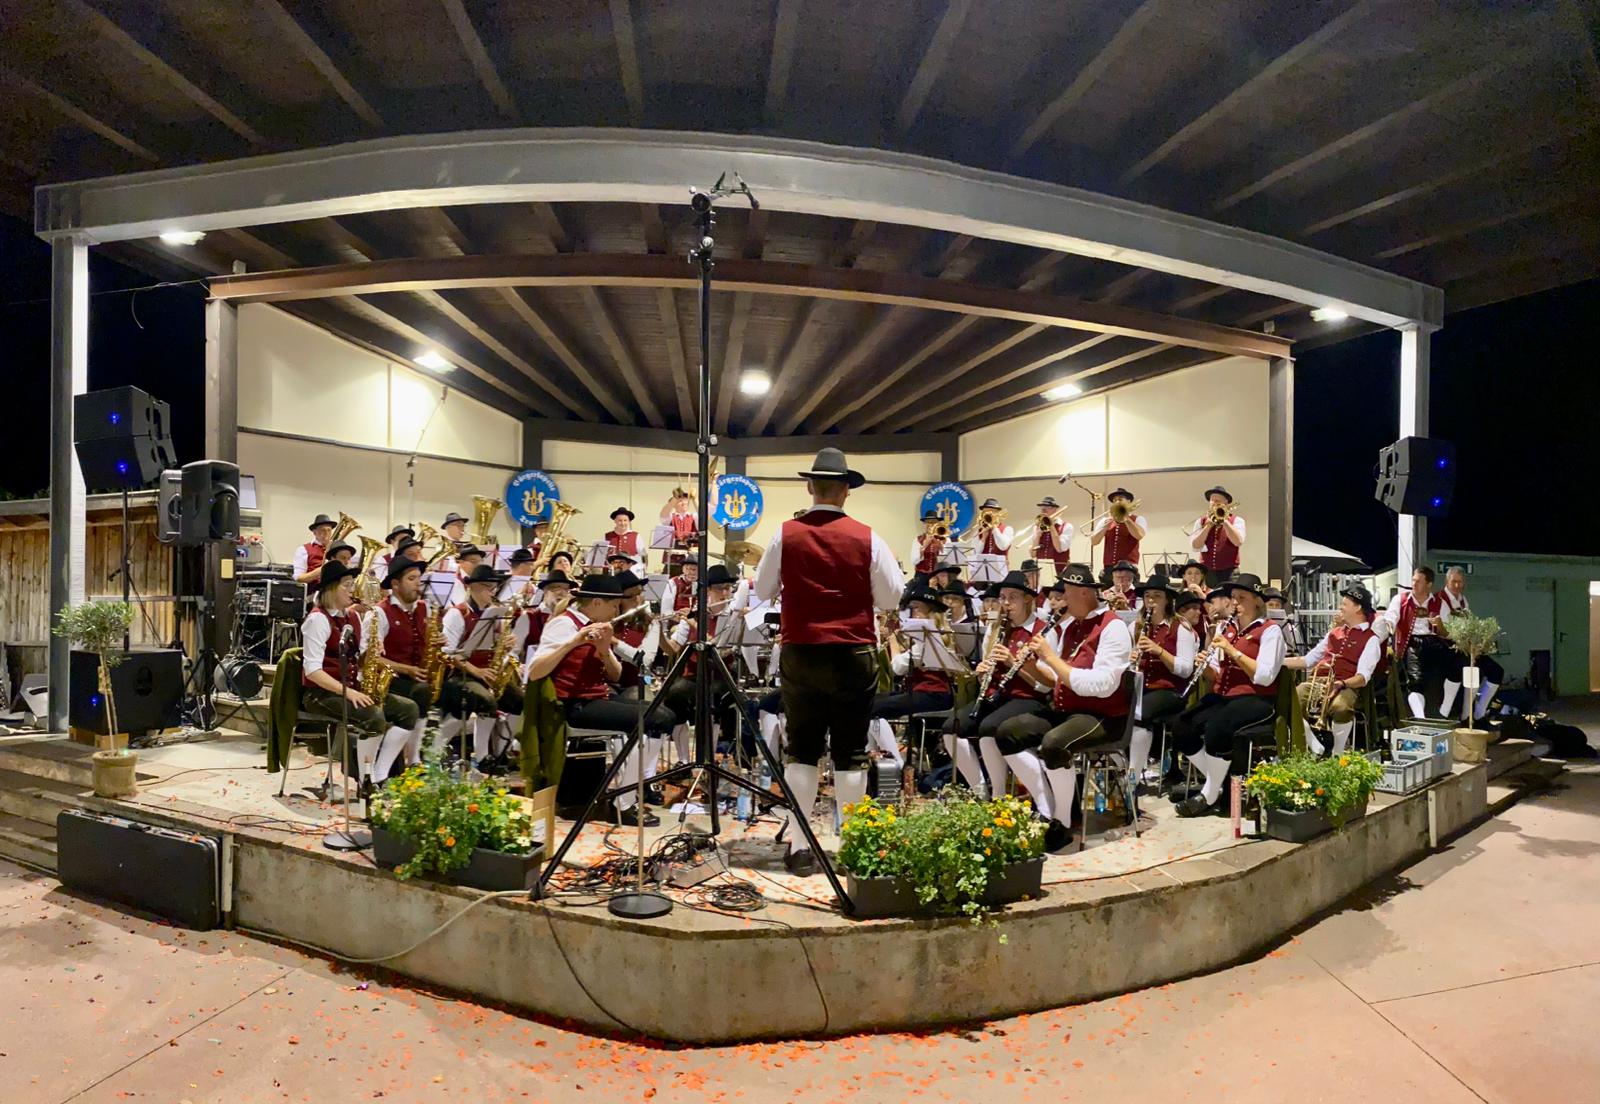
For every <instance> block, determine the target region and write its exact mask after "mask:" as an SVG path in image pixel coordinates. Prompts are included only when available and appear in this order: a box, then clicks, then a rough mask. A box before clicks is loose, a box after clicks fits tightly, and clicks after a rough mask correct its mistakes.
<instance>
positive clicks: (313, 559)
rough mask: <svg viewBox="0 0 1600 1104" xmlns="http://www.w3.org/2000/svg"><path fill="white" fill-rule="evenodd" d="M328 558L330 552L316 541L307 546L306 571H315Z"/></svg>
mask: <svg viewBox="0 0 1600 1104" xmlns="http://www.w3.org/2000/svg"><path fill="white" fill-rule="evenodd" d="M327 558H328V550H327V549H326V548H324V547H322V545H320V544H318V543H317V542H316V541H311V542H310V543H308V544H307V545H306V570H307V571H315V570H316V569H317V568H319V567H321V566H322V561H324V560H326V559H327Z"/></svg>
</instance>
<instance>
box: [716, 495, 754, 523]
mask: <svg viewBox="0 0 1600 1104" xmlns="http://www.w3.org/2000/svg"><path fill="white" fill-rule="evenodd" d="M749 508H750V503H749V500H748V499H746V498H745V496H744V493H743V492H742V491H729V492H728V493H727V494H725V495H723V496H722V511H723V513H725V514H727V515H728V517H730V518H732V519H733V520H735V521H737V520H739V519H740V518H742V517H744V515H745V511H746V510H748V509H749Z"/></svg>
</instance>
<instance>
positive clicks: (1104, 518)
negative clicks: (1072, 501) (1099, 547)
mask: <svg viewBox="0 0 1600 1104" xmlns="http://www.w3.org/2000/svg"><path fill="white" fill-rule="evenodd" d="M1110 524H1111V515H1110V514H1101V515H1100V516H1099V517H1097V518H1095V519H1094V528H1093V529H1090V530H1089V539H1090V540H1091V541H1093V540H1095V539H1098V538H1099V537H1103V536H1105V532H1106V528H1107V527H1108V526H1109V525H1110ZM1128 524H1129V525H1137V526H1138V527H1139V529H1140V531H1141V532H1143V533H1144V534H1145V536H1149V535H1150V523H1149V522H1148V521H1146V520H1145V516H1144V515H1143V514H1134V515H1133V516H1131V517H1129V518H1128ZM1140 539H1141V540H1142V539H1144V538H1143V537H1141V538H1140Z"/></svg>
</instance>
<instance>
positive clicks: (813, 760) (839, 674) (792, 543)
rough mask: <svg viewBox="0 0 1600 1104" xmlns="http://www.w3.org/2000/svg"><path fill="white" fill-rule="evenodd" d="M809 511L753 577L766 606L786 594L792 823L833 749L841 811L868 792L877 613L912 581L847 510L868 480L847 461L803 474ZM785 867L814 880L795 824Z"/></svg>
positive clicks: (827, 461)
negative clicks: (851, 497)
mask: <svg viewBox="0 0 1600 1104" xmlns="http://www.w3.org/2000/svg"><path fill="white" fill-rule="evenodd" d="M799 474H800V477H801V478H802V479H804V480H805V481H806V490H807V492H809V493H810V495H811V508H810V509H809V510H806V511H804V512H803V513H800V514H799V515H797V516H796V517H794V518H793V519H792V520H789V521H785V522H784V523H783V527H782V528H781V529H780V530H779V531H778V533H777V535H776V536H774V537H773V538H772V543H771V544H770V545H768V547H767V551H766V553H765V554H764V555H763V556H762V557H761V567H760V568H759V570H758V571H757V572H756V580H755V593H756V597H757V598H759V599H761V600H762V601H768V602H770V601H773V600H776V599H778V598H779V596H780V595H781V596H782V604H781V614H782V622H781V625H780V631H781V633H782V640H783V651H782V654H781V656H780V658H779V676H780V682H781V685H782V693H783V712H784V716H785V717H786V718H787V725H788V734H789V735H788V742H789V748H788V751H789V761H788V762H787V763H786V764H785V766H784V770H783V776H784V779H785V780H786V781H787V782H788V783H789V789H790V790H791V791H792V792H793V793H794V796H795V807H794V809H792V810H790V813H789V815H790V817H791V818H793V817H794V816H796V815H799V816H806V815H807V814H809V812H810V811H811V807H812V806H813V805H814V804H816V800H817V762H818V760H820V759H821V758H822V754H823V752H824V751H827V750H828V749H829V746H830V742H831V747H832V754H833V770H834V775H833V778H834V800H835V801H836V803H837V804H838V806H839V808H840V809H841V810H843V809H844V808H846V807H848V806H850V805H853V804H855V803H856V802H858V801H860V800H861V799H862V798H863V797H865V796H866V792H867V724H868V719H869V718H870V717H871V715H872V701H873V696H874V694H875V693H876V692H877V681H878V673H877V662H876V658H875V655H874V653H875V650H876V645H877V637H876V633H875V629H876V624H875V620H874V617H873V611H874V609H875V608H876V609H894V608H895V604H896V603H897V602H898V601H899V600H900V592H901V591H902V590H903V589H904V587H905V576H904V575H903V574H901V571H900V565H899V564H898V563H896V562H895V558H894V553H893V552H891V551H889V546H888V544H887V543H885V542H884V540H883V538H882V537H880V536H878V535H877V534H876V533H874V532H873V531H872V530H871V529H870V528H868V527H867V526H865V525H863V524H862V523H861V522H859V521H856V520H855V519H854V518H852V517H850V516H849V515H847V514H846V513H845V512H844V502H845V499H846V498H848V497H849V495H850V492H851V491H852V490H854V489H855V488H857V487H859V486H861V485H862V484H863V483H865V482H866V479H865V478H864V477H863V476H862V475H861V473H860V472H857V471H852V470H851V468H850V466H849V465H848V464H847V463H846V462H845V457H844V453H842V452H840V451H839V450H838V449H836V448H825V449H823V450H822V451H821V452H819V453H817V458H816V460H815V461H814V462H813V463H812V465H811V470H810V471H803V472H800V473H799ZM789 828H790V831H789V851H788V854H786V855H785V856H784V860H783V862H784V866H785V867H786V868H787V869H788V870H789V872H790V873H791V874H798V875H807V874H813V873H815V872H816V869H817V867H816V856H815V855H813V854H812V853H811V851H810V849H809V848H808V847H806V844H805V838H804V837H803V836H802V835H801V834H800V833H799V831H798V830H796V829H795V826H794V824H793V823H791V824H790V825H789Z"/></svg>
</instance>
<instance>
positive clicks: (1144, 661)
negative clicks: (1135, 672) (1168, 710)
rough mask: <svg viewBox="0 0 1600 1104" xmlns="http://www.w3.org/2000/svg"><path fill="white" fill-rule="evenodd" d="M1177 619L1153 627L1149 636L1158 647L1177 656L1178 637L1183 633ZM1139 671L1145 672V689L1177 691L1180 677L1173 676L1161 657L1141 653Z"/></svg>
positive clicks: (1149, 653)
mask: <svg viewBox="0 0 1600 1104" xmlns="http://www.w3.org/2000/svg"><path fill="white" fill-rule="evenodd" d="M1179 624H1181V622H1179V621H1178V620H1177V619H1176V618H1174V619H1173V620H1171V621H1168V622H1166V623H1165V624H1162V625H1152V626H1151V627H1150V631H1149V633H1148V636H1149V638H1150V639H1151V640H1153V641H1155V643H1156V645H1157V646H1158V647H1161V648H1164V649H1166V651H1167V652H1169V653H1170V654H1172V655H1174V656H1176V655H1177V654H1178V637H1179V634H1180V633H1181V632H1182V630H1181V629H1179V627H1178V626H1179ZM1139 670H1141V671H1143V672H1144V688H1145V689H1146V690H1176V689H1177V688H1178V676H1177V675H1175V674H1173V673H1172V671H1171V670H1170V669H1169V668H1168V667H1167V665H1166V664H1165V663H1162V662H1161V657H1160V656H1159V655H1156V654H1154V653H1151V652H1140V653H1139Z"/></svg>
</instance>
